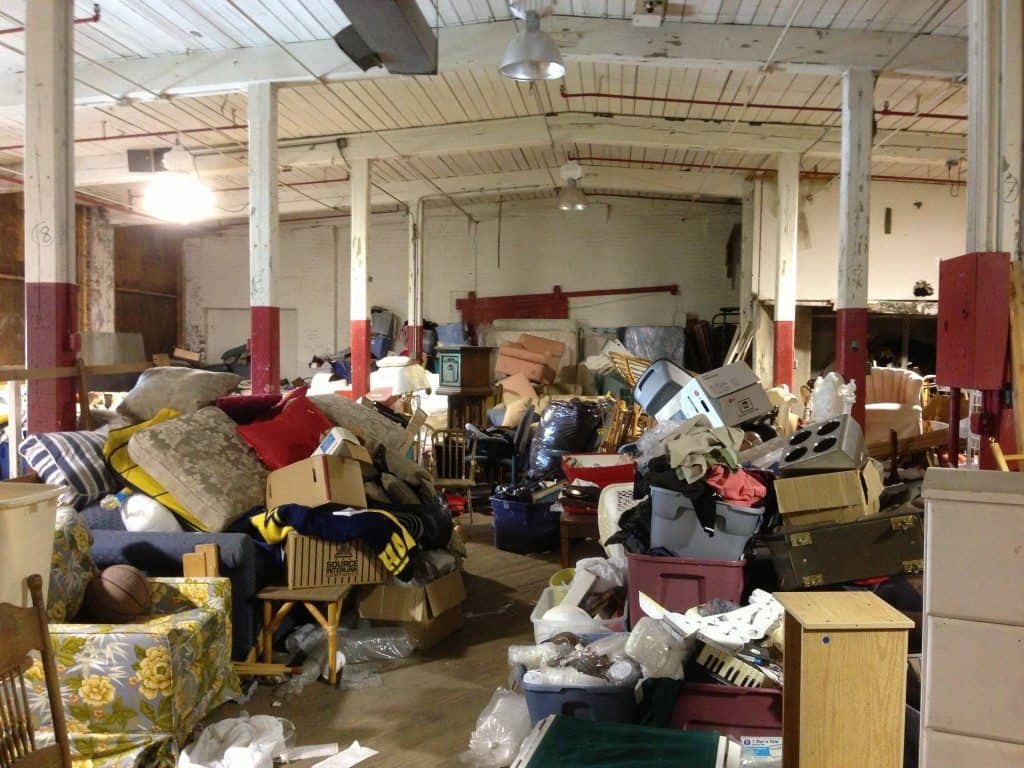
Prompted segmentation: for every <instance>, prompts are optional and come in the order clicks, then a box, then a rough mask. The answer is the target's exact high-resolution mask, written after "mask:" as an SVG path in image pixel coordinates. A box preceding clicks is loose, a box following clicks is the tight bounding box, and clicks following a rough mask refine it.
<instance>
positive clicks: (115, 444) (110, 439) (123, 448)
mask: <svg viewBox="0 0 1024 768" xmlns="http://www.w3.org/2000/svg"><path fill="white" fill-rule="evenodd" d="M180 415H181V414H180V413H178V412H177V411H175V410H172V409H170V408H163V409H161V410H160V411H159V412H158V413H157V414H156V415H155V416H154V417H153V418H151V419H148V420H146V421H144V422H142V423H141V424H132V425H131V426H128V427H122V428H121V429H112V430H110V433H109V434H108V435H107V442H106V443H105V444H104V446H103V455H104V456H106V457H107V461H109V462H110V466H111V468H112V469H113V470H114V472H116V473H117V474H118V475H119V476H120V477H121V479H122V480H124V482H125V483H126V484H127V485H130V486H131V487H132V488H134V489H135V490H136V491H138V492H139V493H142V494H144V495H145V496H149V497H150V498H152V499H156V500H157V501H159V502H160V503H161V504H163V505H164V506H165V507H167V508H168V509H169V510H171V511H172V512H174V513H175V514H177V515H180V516H181V517H183V518H185V519H186V520H188V521H189V522H190V523H193V521H192V520H191V519H190V517H189V514H188V512H187V511H186V509H185V507H184V506H183V505H182V503H181V502H180V501H178V500H177V499H176V498H174V496H173V494H171V493H170V492H169V491H168V490H167V489H166V488H164V487H163V485H162V484H160V483H159V482H157V480H156V479H155V478H153V477H152V476H151V475H150V474H149V473H148V472H147V471H146V470H145V469H143V468H142V467H140V466H139V465H138V464H137V463H136V462H135V460H134V459H133V458H132V457H131V455H130V454H129V452H128V441H129V440H131V439H132V437H133V436H134V435H136V434H137V433H139V432H141V431H143V430H146V429H149V428H151V427H154V426H156V425H157V424H163V423H164V422H166V421H170V420H171V419H176V418H178V417H179V416H180ZM194 524H195V523H193V525H194Z"/></svg>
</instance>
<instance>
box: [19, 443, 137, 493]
mask: <svg viewBox="0 0 1024 768" xmlns="http://www.w3.org/2000/svg"><path fill="white" fill-rule="evenodd" d="M103 443H104V438H103V436H102V435H98V434H96V433H95V432H48V433H43V434H39V435H30V436H29V437H28V438H26V440H25V442H23V443H22V444H21V447H20V448H19V453H21V455H22V456H23V457H24V459H25V461H26V463H27V464H28V465H29V467H30V468H31V469H32V471H33V472H35V473H36V474H38V475H39V476H40V477H41V478H42V479H43V482H44V483H47V484H49V485H62V486H64V487H65V488H66V489H67V490H66V491H65V492H64V494H63V495H62V496H61V502H62V503H64V504H70V505H72V506H73V507H75V508H78V509H81V508H82V507H84V506H86V505H87V504H91V503H92V502H94V501H96V500H97V499H99V498H101V497H102V496H105V495H106V494H108V493H111V492H113V491H116V490H117V489H118V487H119V484H118V480H117V477H116V476H115V475H114V473H113V472H111V471H110V469H109V468H108V467H107V462H106V461H105V460H104V458H103Z"/></svg>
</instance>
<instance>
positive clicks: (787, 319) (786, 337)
mask: <svg viewBox="0 0 1024 768" xmlns="http://www.w3.org/2000/svg"><path fill="white" fill-rule="evenodd" d="M778 189H779V210H778V216H779V230H778V237H779V248H778V257H777V259H776V262H775V265H776V267H775V386H777V387H779V386H782V385H783V384H785V385H786V386H787V387H789V388H790V390H792V389H793V368H794V366H795V363H796V349H795V340H796V329H795V323H796V269H797V216H798V210H799V205H800V155H798V154H797V153H795V152H784V153H781V154H779V156H778Z"/></svg>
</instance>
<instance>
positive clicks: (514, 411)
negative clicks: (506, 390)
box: [501, 397, 533, 427]
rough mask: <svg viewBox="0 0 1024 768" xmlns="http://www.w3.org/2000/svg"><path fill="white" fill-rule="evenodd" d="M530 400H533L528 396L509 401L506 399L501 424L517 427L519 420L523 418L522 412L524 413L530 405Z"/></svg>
mask: <svg viewBox="0 0 1024 768" xmlns="http://www.w3.org/2000/svg"><path fill="white" fill-rule="evenodd" d="M532 402H533V400H531V399H530V398H528V397H522V398H520V399H518V400H513V401H512V402H511V403H510V402H508V400H506V401H505V416H504V418H502V420H501V426H503V427H518V426H519V422H520V421H522V420H523V414H525V413H526V409H527V408H529V407H530V404H531V403H532Z"/></svg>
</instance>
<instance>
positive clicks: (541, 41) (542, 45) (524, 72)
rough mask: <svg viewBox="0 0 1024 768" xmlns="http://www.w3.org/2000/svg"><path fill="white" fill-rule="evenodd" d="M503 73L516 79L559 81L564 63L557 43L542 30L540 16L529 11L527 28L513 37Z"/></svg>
mask: <svg viewBox="0 0 1024 768" xmlns="http://www.w3.org/2000/svg"><path fill="white" fill-rule="evenodd" d="M500 69H501V74H503V75H504V76H505V77H510V78H512V79H513V80H526V81H529V80H557V79H558V78H560V77H562V76H564V75H565V64H564V63H563V62H562V54H561V52H560V51H559V50H558V46H557V45H556V44H555V41H554V40H552V39H551V38H550V37H549V36H548V35H546V34H544V33H543V32H541V31H540V16H538V15H537V12H536V11H527V12H526V29H524V30H523V31H521V32H520V33H519V34H517V35H516V36H515V37H514V38H512V42H510V43H509V44H508V48H506V49H505V55H504V57H502V60H501V67H500Z"/></svg>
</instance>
